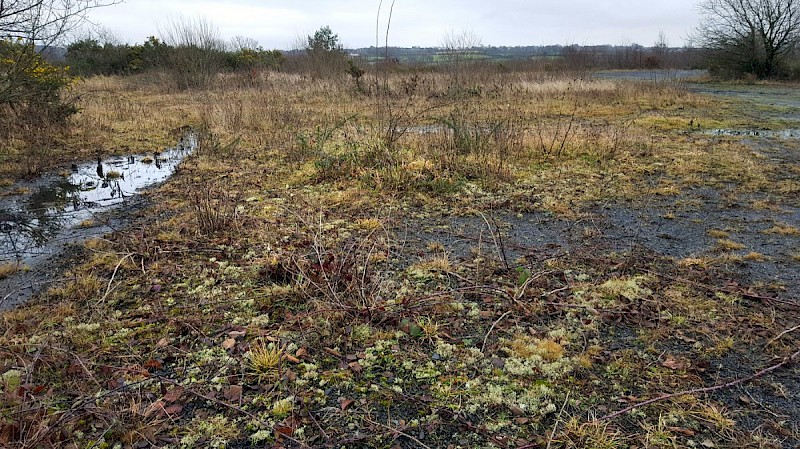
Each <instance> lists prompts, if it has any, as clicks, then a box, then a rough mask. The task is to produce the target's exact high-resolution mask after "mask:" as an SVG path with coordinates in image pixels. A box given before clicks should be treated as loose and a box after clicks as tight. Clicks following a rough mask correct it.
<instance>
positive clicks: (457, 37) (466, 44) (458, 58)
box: [441, 29, 481, 91]
mask: <svg viewBox="0 0 800 449" xmlns="http://www.w3.org/2000/svg"><path fill="white" fill-rule="evenodd" d="M480 46H481V38H480V36H478V35H477V34H475V32H473V31H472V30H469V29H464V30H462V31H461V32H456V31H453V30H450V31H448V32H447V33H445V35H444V37H443V38H442V43H441V48H442V54H441V57H442V62H443V63H444V69H445V71H446V72H447V73H448V74H449V75H450V87H451V88H452V89H455V90H456V91H458V90H460V89H461V88H463V82H464V76H465V72H466V71H467V66H469V65H470V63H472V62H473V59H472V56H473V54H474V52H475V49H477V48H479V47H480Z"/></svg>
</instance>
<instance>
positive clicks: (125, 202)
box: [0, 134, 197, 309]
mask: <svg viewBox="0 0 800 449" xmlns="http://www.w3.org/2000/svg"><path fill="white" fill-rule="evenodd" d="M196 147H197V138H196V136H194V135H191V134H190V135H187V136H185V137H183V138H182V139H181V140H180V142H179V143H178V144H177V145H176V146H175V147H172V148H168V149H166V150H164V151H162V152H160V153H151V154H136V155H130V156H115V157H111V158H108V159H102V160H99V161H94V162H89V163H84V164H80V165H73V166H72V167H67V169H66V170H65V171H64V173H62V174H50V175H46V176H43V177H41V178H39V179H37V180H35V181H31V182H23V183H20V184H18V185H17V186H15V188H16V189H18V190H20V191H21V192H24V193H20V194H15V195H8V196H4V197H0V264H14V263H16V264H20V266H24V267H27V271H23V272H21V273H19V274H18V275H15V276H11V278H14V277H21V278H24V277H26V275H27V274H29V273H30V272H33V271H36V270H37V269H40V267H41V266H42V264H43V263H44V262H45V261H47V260H49V259H51V258H52V257H53V256H55V255H57V254H60V253H61V252H62V251H63V250H64V249H65V247H66V246H67V245H69V244H74V243H80V242H82V241H84V240H86V239H88V238H90V237H92V236H97V235H102V234H104V233H107V232H110V231H113V230H114V229H115V228H116V227H117V226H118V225H120V224H124V221H125V220H124V218H125V215H126V214H125V209H126V208H130V206H131V205H132V204H133V203H135V202H136V200H137V197H138V193H139V192H140V191H141V190H142V189H145V188H147V187H151V186H153V185H155V184H158V183H160V182H163V181H165V180H166V179H167V178H169V177H170V176H171V175H172V174H173V173H174V172H175V169H176V167H177V166H178V164H179V163H180V162H181V161H183V159H184V158H185V157H186V156H188V155H189V154H191V153H192V152H193V151H194V149H195V148H196ZM116 209H122V210H123V211H122V213H118V214H111V215H108V214H104V213H105V212H108V211H115V210H116ZM27 277H30V276H27ZM11 278H7V279H5V280H0V291H3V290H5V289H12V287H13V286H11V285H9V282H11V281H13V279H11ZM3 299H8V298H4V297H3V296H0V309H2V308H3V306H4V305H5V304H3V301H2V300H3ZM16 302H19V301H16Z"/></svg>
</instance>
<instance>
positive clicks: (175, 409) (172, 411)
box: [164, 404, 183, 415]
mask: <svg viewBox="0 0 800 449" xmlns="http://www.w3.org/2000/svg"><path fill="white" fill-rule="evenodd" d="M164 411H165V412H166V413H167V414H168V415H177V414H179V413H180V412H181V411H183V406H182V405H181V404H172V405H168V406H167V407H165V408H164Z"/></svg>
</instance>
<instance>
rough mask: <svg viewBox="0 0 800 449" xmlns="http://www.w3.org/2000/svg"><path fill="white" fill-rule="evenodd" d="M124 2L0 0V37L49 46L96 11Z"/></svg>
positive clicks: (109, 0)
mask: <svg viewBox="0 0 800 449" xmlns="http://www.w3.org/2000/svg"><path fill="white" fill-rule="evenodd" d="M120 1H121V0H0V38H6V39H9V38H10V39H22V40H23V41H25V42H27V43H33V44H36V45H40V46H49V45H51V44H53V43H55V42H58V41H59V40H60V39H62V38H63V37H65V36H66V35H67V34H68V33H69V32H70V31H72V30H74V29H75V28H76V27H77V26H78V25H80V23H81V22H83V21H84V20H85V19H86V14H87V13H88V12H89V11H90V10H92V9H95V8H99V7H103V6H109V5H113V4H116V3H120Z"/></svg>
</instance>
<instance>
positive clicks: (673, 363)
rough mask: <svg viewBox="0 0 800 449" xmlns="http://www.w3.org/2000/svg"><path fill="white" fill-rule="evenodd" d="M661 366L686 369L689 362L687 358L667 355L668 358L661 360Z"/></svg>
mask: <svg viewBox="0 0 800 449" xmlns="http://www.w3.org/2000/svg"><path fill="white" fill-rule="evenodd" d="M661 366H663V367H665V368H669V369H671V370H676V371H677V370H685V369H686V368H688V367H689V363H688V362H686V361H685V360H679V359H676V358H675V357H673V356H671V355H670V356H667V360H664V361H663V362H661Z"/></svg>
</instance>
